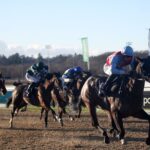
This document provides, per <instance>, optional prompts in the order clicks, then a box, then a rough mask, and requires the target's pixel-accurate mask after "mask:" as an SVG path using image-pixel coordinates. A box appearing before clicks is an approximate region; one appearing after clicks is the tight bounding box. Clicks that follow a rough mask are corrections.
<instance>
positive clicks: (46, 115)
mask: <svg viewBox="0 0 150 150" xmlns="http://www.w3.org/2000/svg"><path fill="white" fill-rule="evenodd" d="M47 125H48V110H45V128H47Z"/></svg>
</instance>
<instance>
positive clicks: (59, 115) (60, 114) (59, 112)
mask: <svg viewBox="0 0 150 150" xmlns="http://www.w3.org/2000/svg"><path fill="white" fill-rule="evenodd" d="M62 114H63V110H62V108H61V107H59V106H58V117H59V120H58V121H59V123H60V124H61V127H63V119H62Z"/></svg>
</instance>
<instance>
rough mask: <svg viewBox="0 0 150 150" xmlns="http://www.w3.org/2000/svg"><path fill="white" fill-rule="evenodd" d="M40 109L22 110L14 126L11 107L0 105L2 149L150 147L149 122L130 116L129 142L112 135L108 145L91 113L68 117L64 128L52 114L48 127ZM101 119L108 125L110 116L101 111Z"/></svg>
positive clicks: (127, 121) (138, 149)
mask: <svg viewBox="0 0 150 150" xmlns="http://www.w3.org/2000/svg"><path fill="white" fill-rule="evenodd" d="M39 117H40V110H36V111H31V110H28V111H27V112H19V115H18V116H17V117H15V119H14V128H13V129H10V128H9V118H10V109H2V108H0V149H1V150H7V149H11V150H20V149H32V150H50V149H53V150H58V149H60V150H74V149H77V150H80V149H84V150H122V149H123V150H130V149H132V150H149V149H150V146H147V145H146V144H145V139H146V137H147V131H148V122H147V121H142V120H139V119H134V118H128V119H125V120H124V126H125V130H126V138H125V140H126V144H125V145H121V143H120V141H118V139H116V138H114V137H112V136H111V135H109V136H110V144H104V142H103V138H102V137H101V135H100V134H99V133H98V132H97V130H95V129H94V128H93V127H92V126H91V120H90V117H89V114H88V113H84V114H82V116H81V118H80V119H76V120H75V121H70V120H69V119H68V117H67V116H64V127H60V124H59V123H58V122H54V121H53V119H52V116H51V114H49V126H48V128H47V129H45V128H44V118H43V120H42V121H41V120H40V119H39ZM99 122H101V125H102V126H104V127H107V125H108V123H107V117H106V115H105V114H99Z"/></svg>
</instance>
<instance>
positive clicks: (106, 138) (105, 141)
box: [104, 136, 110, 144]
mask: <svg viewBox="0 0 150 150" xmlns="http://www.w3.org/2000/svg"><path fill="white" fill-rule="evenodd" d="M104 143H105V144H109V143H110V140H109V137H108V136H106V137H104Z"/></svg>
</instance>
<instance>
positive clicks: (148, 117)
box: [133, 109, 150, 145]
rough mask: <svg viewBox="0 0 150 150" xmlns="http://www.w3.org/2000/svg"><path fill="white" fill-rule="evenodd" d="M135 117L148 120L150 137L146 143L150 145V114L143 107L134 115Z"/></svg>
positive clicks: (149, 134) (149, 136) (149, 135)
mask: <svg viewBox="0 0 150 150" xmlns="http://www.w3.org/2000/svg"><path fill="white" fill-rule="evenodd" d="M133 117H136V118H139V119H143V120H148V123H149V130H148V138H147V139H146V144H147V145H150V115H148V114H147V113H146V112H145V111H144V110H143V109H141V110H140V111H139V112H138V113H136V114H135V115H133Z"/></svg>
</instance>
